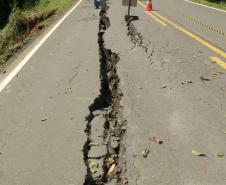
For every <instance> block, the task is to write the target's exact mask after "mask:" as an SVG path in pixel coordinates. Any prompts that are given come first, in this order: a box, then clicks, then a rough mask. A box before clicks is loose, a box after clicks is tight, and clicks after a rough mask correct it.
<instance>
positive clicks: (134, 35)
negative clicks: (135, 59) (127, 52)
mask: <svg viewBox="0 0 226 185" xmlns="http://www.w3.org/2000/svg"><path fill="white" fill-rule="evenodd" d="M127 28H128V36H129V37H130V40H131V42H132V43H133V47H132V49H134V48H135V47H136V46H139V47H141V48H142V49H143V50H144V52H145V53H146V54H147V58H148V61H149V62H151V64H152V63H153V61H152V56H153V54H154V52H155V49H154V48H155V47H154V45H152V44H151V42H150V41H148V42H145V41H144V38H143V36H142V34H141V33H139V32H138V31H137V30H136V28H135V26H134V24H133V23H132V21H130V20H129V21H128V22H127ZM150 45H151V47H150Z"/></svg>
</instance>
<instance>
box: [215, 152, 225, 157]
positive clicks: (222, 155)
mask: <svg viewBox="0 0 226 185" xmlns="http://www.w3.org/2000/svg"><path fill="white" fill-rule="evenodd" d="M216 155H217V157H224V152H217V153H216Z"/></svg>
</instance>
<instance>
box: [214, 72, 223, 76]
mask: <svg viewBox="0 0 226 185" xmlns="http://www.w3.org/2000/svg"><path fill="white" fill-rule="evenodd" d="M222 74H224V73H222V72H215V73H213V75H214V76H217V75H222Z"/></svg>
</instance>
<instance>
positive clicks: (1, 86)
mask: <svg viewBox="0 0 226 185" xmlns="http://www.w3.org/2000/svg"><path fill="white" fill-rule="evenodd" d="M81 2H82V0H79V2H78V3H77V4H75V6H73V7H72V8H71V10H69V11H68V12H67V13H66V14H65V15H64V16H63V17H62V18H61V19H60V20H59V21H58V22H57V23H56V25H55V26H54V27H53V28H52V29H51V30H50V31H49V32H48V33H47V34H46V35H45V36H44V37H43V38H42V39H41V40H40V41H39V43H38V44H37V45H36V46H35V47H34V48H33V49H32V50H31V51H30V52H29V53H28V55H27V56H26V57H25V58H24V59H23V60H22V61H21V62H20V63H19V64H18V65H17V66H16V67H15V68H14V69H13V70H12V71H11V72H10V73H9V74H8V75H7V76H6V77H5V78H4V79H3V80H2V81H1V82H0V92H2V90H3V89H4V88H5V87H6V86H7V85H8V84H9V83H10V82H11V80H12V79H13V78H14V77H15V76H16V75H17V74H18V72H19V71H20V70H21V69H22V68H23V66H24V65H25V64H26V63H27V62H28V61H29V60H30V59H31V57H32V56H33V55H34V54H35V53H36V52H37V51H38V49H39V48H40V47H41V46H42V45H43V44H44V43H45V41H46V40H47V39H48V38H49V37H50V36H51V35H52V33H53V32H54V31H55V30H56V29H57V28H58V27H59V26H60V25H61V24H62V23H63V21H64V20H65V19H66V18H67V17H68V16H69V15H70V14H71V13H72V12H73V11H74V10H75V9H76V8H77V7H78V5H79V4H80V3H81Z"/></svg>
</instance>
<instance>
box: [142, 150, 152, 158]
mask: <svg viewBox="0 0 226 185" xmlns="http://www.w3.org/2000/svg"><path fill="white" fill-rule="evenodd" d="M149 153H150V150H148V149H147V148H145V149H144V150H142V151H141V155H142V156H143V157H144V158H146V157H147V156H148V154H149Z"/></svg>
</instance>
